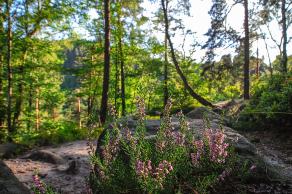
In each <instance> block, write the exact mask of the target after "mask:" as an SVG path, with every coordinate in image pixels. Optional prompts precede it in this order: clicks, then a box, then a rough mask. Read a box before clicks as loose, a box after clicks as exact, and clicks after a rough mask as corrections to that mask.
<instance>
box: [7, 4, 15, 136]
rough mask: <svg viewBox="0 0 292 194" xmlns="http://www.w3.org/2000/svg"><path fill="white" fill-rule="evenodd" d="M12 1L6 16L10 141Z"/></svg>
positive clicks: (9, 130) (10, 132)
mask: <svg viewBox="0 0 292 194" xmlns="http://www.w3.org/2000/svg"><path fill="white" fill-rule="evenodd" d="M10 6H11V1H10V0H6V16H7V57H6V60H7V61H6V62H7V127H8V136H9V137H8V140H9V141H12V138H11V135H12V133H13V132H14V131H13V128H12V122H11V114H12V107H11V106H12V68H11V58H12V22H11V15H10Z"/></svg>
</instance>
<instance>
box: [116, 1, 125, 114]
mask: <svg viewBox="0 0 292 194" xmlns="http://www.w3.org/2000/svg"><path fill="white" fill-rule="evenodd" d="M117 3H119V4H120V1H119V0H118V1H117ZM120 12H121V9H119V10H118V11H117V19H118V47H119V54H120V55H119V59H120V69H121V99H122V116H125V114H126V96H125V59H124V51H123V41H122V37H123V25H122V22H121V13H120Z"/></svg>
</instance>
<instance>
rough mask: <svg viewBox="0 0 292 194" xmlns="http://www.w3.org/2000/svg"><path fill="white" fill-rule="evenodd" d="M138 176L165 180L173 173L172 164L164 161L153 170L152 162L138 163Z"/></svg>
mask: <svg viewBox="0 0 292 194" xmlns="http://www.w3.org/2000/svg"><path fill="white" fill-rule="evenodd" d="M135 168H136V169H135V170H136V174H137V175H138V176H141V177H148V176H149V175H150V176H151V177H153V178H156V179H157V180H158V179H163V178H165V176H166V175H167V174H169V173H170V172H171V171H173V166H172V165H171V163H170V162H168V161H166V160H164V161H163V162H160V163H159V164H158V166H157V167H156V168H153V166H152V164H151V161H150V160H148V161H147V162H142V161H141V160H137V161H136V167H135Z"/></svg>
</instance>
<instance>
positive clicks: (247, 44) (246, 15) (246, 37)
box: [243, 0, 249, 100]
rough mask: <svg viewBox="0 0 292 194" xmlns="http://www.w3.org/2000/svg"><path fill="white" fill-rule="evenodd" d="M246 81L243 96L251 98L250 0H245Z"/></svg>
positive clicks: (246, 98)
mask: <svg viewBox="0 0 292 194" xmlns="http://www.w3.org/2000/svg"><path fill="white" fill-rule="evenodd" d="M243 4H244V34H245V37H244V68H243V69H244V78H243V79H244V81H243V84H244V85H243V98H244V99H245V100H248V99H249V22H248V0H244V2H243Z"/></svg>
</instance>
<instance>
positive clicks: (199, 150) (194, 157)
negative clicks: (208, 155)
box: [191, 140, 204, 166]
mask: <svg viewBox="0 0 292 194" xmlns="http://www.w3.org/2000/svg"><path fill="white" fill-rule="evenodd" d="M194 146H195V149H196V153H191V161H192V164H193V165H194V166H197V165H198V164H199V160H200V159H201V155H202V154H203V151H204V142H203V141H202V140H197V141H195V142H194Z"/></svg>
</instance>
